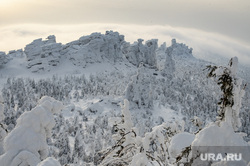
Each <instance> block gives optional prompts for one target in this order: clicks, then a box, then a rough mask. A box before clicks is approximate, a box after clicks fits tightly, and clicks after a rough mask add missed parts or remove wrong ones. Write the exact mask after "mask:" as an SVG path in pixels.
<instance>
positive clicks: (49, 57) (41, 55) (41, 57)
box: [24, 35, 62, 72]
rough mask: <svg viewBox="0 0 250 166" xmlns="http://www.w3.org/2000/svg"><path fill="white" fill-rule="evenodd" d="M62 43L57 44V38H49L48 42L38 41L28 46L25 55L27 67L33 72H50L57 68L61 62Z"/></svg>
mask: <svg viewBox="0 0 250 166" xmlns="http://www.w3.org/2000/svg"><path fill="white" fill-rule="evenodd" d="M61 47H62V45H61V43H56V38H55V36H53V35H51V36H48V38H47V40H44V41H43V40H42V39H36V40H34V41H33V42H32V43H30V44H28V45H26V47H25V50H24V52H25V54H26V57H27V61H28V64H27V67H28V68H30V69H31V71H32V72H38V71H40V70H42V71H50V69H51V66H57V65H58V64H59V61H60V56H61V54H60V50H61Z"/></svg>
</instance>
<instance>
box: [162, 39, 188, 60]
mask: <svg viewBox="0 0 250 166" xmlns="http://www.w3.org/2000/svg"><path fill="white" fill-rule="evenodd" d="M192 51H193V49H192V48H188V46H186V45H185V44H183V43H176V39H172V45H171V46H170V47H168V48H167V50H166V53H167V54H168V55H170V54H171V56H172V57H177V58H179V57H181V58H190V57H193V55H192Z"/></svg>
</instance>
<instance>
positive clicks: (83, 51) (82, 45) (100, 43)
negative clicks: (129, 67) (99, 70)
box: [61, 31, 124, 67]
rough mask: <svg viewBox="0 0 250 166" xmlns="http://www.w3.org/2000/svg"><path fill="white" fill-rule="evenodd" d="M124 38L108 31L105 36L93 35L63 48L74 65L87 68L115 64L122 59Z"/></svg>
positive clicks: (62, 52) (63, 52) (63, 51)
mask: <svg viewBox="0 0 250 166" xmlns="http://www.w3.org/2000/svg"><path fill="white" fill-rule="evenodd" d="M123 42H124V36H123V35H120V34H119V33H118V32H113V31H107V32H106V34H105V35H103V34H101V33H92V34H91V35H88V36H83V37H81V38H80V39H79V40H77V41H73V42H70V43H68V44H66V46H65V47H63V49H62V51H61V54H63V55H65V56H66V57H67V59H69V60H70V61H71V62H72V63H73V64H74V65H76V66H81V67H86V66H87V64H91V63H101V62H103V61H109V62H111V63H115V62H116V61H119V60H121V59H122V53H121V45H122V43H123Z"/></svg>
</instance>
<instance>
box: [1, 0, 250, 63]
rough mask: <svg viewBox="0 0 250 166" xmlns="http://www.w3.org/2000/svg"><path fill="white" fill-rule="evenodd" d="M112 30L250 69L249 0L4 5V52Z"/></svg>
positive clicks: (24, 1)
mask: <svg viewBox="0 0 250 166" xmlns="http://www.w3.org/2000/svg"><path fill="white" fill-rule="evenodd" d="M110 29H113V30H114V31H119V32H120V33H123V34H124V35H125V38H126V39H127V40H135V39H136V37H141V38H144V39H146V40H147V39H150V38H156V37H157V38H159V39H160V41H166V42H169V41H168V40H170V38H177V40H180V41H182V42H184V43H186V44H187V45H189V46H190V47H193V48H194V50H195V49H196V50H200V51H201V50H202V51H206V53H204V52H203V54H204V55H202V56H205V55H206V56H209V54H214V55H215V54H216V53H215V51H220V52H217V54H223V56H225V57H227V56H229V55H225V54H229V53H230V56H231V54H233V53H234V54H236V55H238V56H242V57H243V58H244V61H246V60H247V62H248V60H249V64H250V55H249V54H250V47H249V45H250V1H249V0H206V1H205V0H33V1H32V0H0V38H1V39H0V50H2V51H8V50H10V49H18V48H23V47H24V46H25V45H26V44H28V43H30V42H31V41H32V40H33V39H35V38H39V37H41V38H45V37H46V35H49V34H55V35H56V36H57V39H58V41H59V42H62V43H65V42H69V41H70V40H74V39H78V38H79V37H80V36H82V35H87V34H89V33H91V32H95V31H98V32H102V33H105V30H110ZM139 35H141V36H139ZM198 42H202V44H201V43H198ZM215 43H216V44H215ZM236 45H237V47H236ZM206 46H207V47H206ZM204 48H210V50H206V49H205V50H203V49H204ZM212 48H213V49H212ZM220 48H221V49H224V50H220ZM211 49H212V50H211ZM232 49H233V50H232ZM197 53H198V52H197ZM200 56H201V55H200Z"/></svg>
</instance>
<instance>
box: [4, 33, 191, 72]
mask: <svg viewBox="0 0 250 166" xmlns="http://www.w3.org/2000/svg"><path fill="white" fill-rule="evenodd" d="M24 52H25V54H26V57H27V61H28V64H27V67H28V68H29V69H31V71H32V72H39V71H50V70H51V69H52V66H57V65H58V64H59V63H60V61H61V60H62V59H64V60H65V59H67V60H68V61H69V62H70V63H72V64H73V65H75V66H80V67H83V68H85V67H87V66H88V65H90V64H93V63H102V62H109V63H111V64H114V63H116V62H119V61H124V60H125V61H126V62H130V63H132V64H133V65H135V66H137V67H138V66H139V64H140V63H141V62H142V63H144V64H146V65H149V66H151V67H155V68H158V69H159V70H165V68H166V66H170V67H167V69H166V70H169V69H171V70H172V69H173V70H174V62H173V61H172V60H171V59H172V57H174V56H183V57H193V55H192V48H188V47H187V46H186V45H185V44H182V43H180V44H179V43H176V40H175V39H173V40H172V45H171V46H170V47H166V45H162V46H161V47H160V48H159V49H158V40H157V39H151V40H148V41H146V42H145V44H144V43H143V39H138V40H137V42H134V43H133V44H130V43H129V42H126V41H125V40H124V36H123V35H120V34H119V33H118V32H113V31H106V33H105V34H101V33H92V34H91V35H87V36H82V37H80V38H79V39H78V40H75V41H72V42H70V43H67V44H65V45H62V44H61V43H56V38H55V36H54V35H51V36H49V37H48V38H47V40H42V39H36V40H34V41H33V42H32V43H30V44H28V45H27V46H26V47H25V50H24ZM19 54H20V55H21V54H22V51H21V50H18V51H11V52H10V53H9V54H8V55H13V56H18V55H19ZM162 59H164V61H163V62H162V61H161V60H162ZM165 62H166V63H165ZM172 73H173V72H172ZM163 75H164V74H163Z"/></svg>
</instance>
